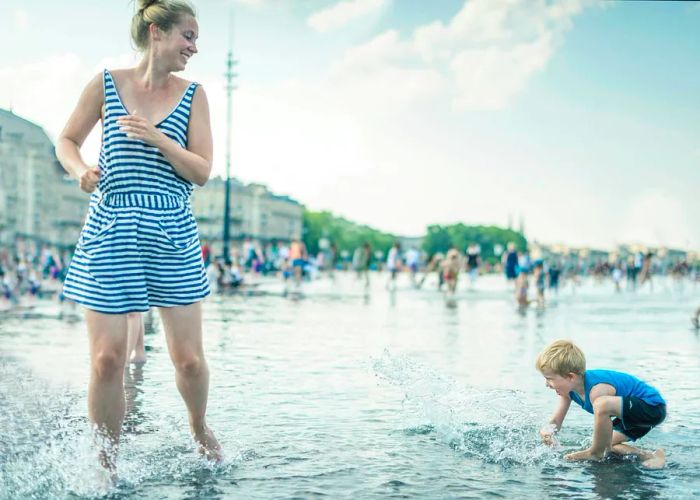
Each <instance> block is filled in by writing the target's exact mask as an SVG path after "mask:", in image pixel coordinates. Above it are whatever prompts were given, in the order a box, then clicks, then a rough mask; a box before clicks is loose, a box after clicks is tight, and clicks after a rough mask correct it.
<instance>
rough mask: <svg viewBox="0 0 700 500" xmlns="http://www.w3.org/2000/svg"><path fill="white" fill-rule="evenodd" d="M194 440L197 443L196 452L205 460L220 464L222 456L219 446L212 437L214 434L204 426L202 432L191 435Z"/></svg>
mask: <svg viewBox="0 0 700 500" xmlns="http://www.w3.org/2000/svg"><path fill="white" fill-rule="evenodd" d="M193 437H194V440H195V441H197V443H199V447H198V448H197V451H198V452H199V454H200V455H202V456H203V457H204V458H206V459H207V460H211V461H212V462H216V463H221V462H223V460H224V454H223V451H222V450H221V445H220V444H219V442H218V441H217V440H216V437H214V433H213V432H212V431H211V429H209V427H207V426H206V425H205V426H204V430H202V431H201V432H198V433H194V434H193Z"/></svg>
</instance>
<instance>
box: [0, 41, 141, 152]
mask: <svg viewBox="0 0 700 500" xmlns="http://www.w3.org/2000/svg"><path fill="white" fill-rule="evenodd" d="M134 57H135V56H134V55H133V54H122V55H120V56H117V57H112V58H105V59H103V60H101V61H99V62H98V64H96V65H95V66H92V67H91V66H89V65H88V64H86V63H85V61H83V60H82V59H81V58H80V57H79V56H78V55H76V54H74V53H66V54H61V55H58V56H52V57H49V58H46V59H43V60H40V61H37V62H31V63H26V64H22V65H20V66H14V67H5V68H2V67H0V96H2V98H1V99H0V106H2V107H5V108H10V107H11V108H12V109H13V111H14V112H15V113H16V114H17V115H19V116H22V117H23V118H26V119H28V120H30V121H33V122H35V123H37V124H38V125H40V126H42V127H43V128H44V129H45V130H46V132H47V133H48V134H49V137H51V139H53V140H55V139H56V137H57V136H58V134H59V133H60V132H61V130H62V129H63V127H64V125H65V123H66V121H67V120H68V117H69V116H70V114H71V112H72V111H73V108H74V107H75V105H76V103H77V102H78V98H79V97H80V94H81V92H82V91H83V88H85V85H87V83H88V82H89V81H90V79H91V78H92V77H94V76H95V74H96V73H98V72H99V71H101V70H102V69H104V68H115V67H125V66H130V65H132V64H133V62H134ZM57 96H60V98H57ZM97 128H99V127H97ZM99 141H100V138H99V132H98V130H97V129H95V130H94V131H93V133H92V134H91V135H90V136H89V137H88V139H87V140H86V142H85V145H84V148H83V153H84V156H83V157H84V158H85V161H87V162H90V163H94V162H96V161H97V155H98V153H99Z"/></svg>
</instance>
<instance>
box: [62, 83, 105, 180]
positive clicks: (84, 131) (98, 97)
mask: <svg viewBox="0 0 700 500" xmlns="http://www.w3.org/2000/svg"><path fill="white" fill-rule="evenodd" d="M103 104H104V93H103V92H102V74H101V73H100V74H98V75H96V76H95V77H94V78H93V79H92V80H90V83H88V84H87V86H86V87H85V89H84V90H83V93H82V94H81V95H80V99H79V100H78V104H77V105H76V106H75V109H74V110H73V113H72V114H71V116H70V118H69V119H68V123H66V126H65V127H64V128H63V131H62V132H61V135H59V137H58V140H57V141H56V156H57V157H58V161H60V162H61V165H63V168H64V169H65V170H66V172H68V173H69V174H71V175H72V176H73V177H75V178H77V179H79V180H80V187H81V189H83V190H84V191H87V192H89V193H90V192H92V191H94V189H95V187H96V186H97V181H98V180H99V169H97V168H95V167H90V166H89V165H88V164H86V163H85V161H84V160H83V158H82V156H81V155H80V147H81V146H82V145H83V142H85V138H86V137H87V136H88V135H89V134H90V132H91V131H92V129H93V128H94V127H95V124H96V123H97V122H98V121H99V120H100V117H101V115H102V106H103Z"/></svg>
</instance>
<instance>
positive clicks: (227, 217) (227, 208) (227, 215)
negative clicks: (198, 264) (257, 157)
mask: <svg viewBox="0 0 700 500" xmlns="http://www.w3.org/2000/svg"><path fill="white" fill-rule="evenodd" d="M236 64H238V61H236V60H234V59H233V51H232V50H230V49H229V51H228V57H227V59H226V75H225V76H226V187H225V189H224V262H226V263H227V264H228V263H230V262H231V257H230V254H229V246H230V244H231V232H230V225H231V94H232V93H233V90H234V89H235V88H236V87H235V85H234V84H233V79H234V78H235V77H236V76H237V74H236V73H234V71H233V67H234V66H235V65H236Z"/></svg>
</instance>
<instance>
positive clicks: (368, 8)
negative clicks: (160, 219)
mask: <svg viewBox="0 0 700 500" xmlns="http://www.w3.org/2000/svg"><path fill="white" fill-rule="evenodd" d="M70 5H71V10H67V9H66V7H65V6H63V5H61V4H60V3H59V2H53V1H40V0H25V1H19V0H5V1H4V2H3V3H2V5H0V29H2V30H3V32H4V33H7V34H8V36H9V38H10V39H11V40H12V43H11V46H12V47H13V49H12V50H9V51H7V52H6V53H5V54H4V56H3V60H2V61H1V62H0V106H3V107H8V106H9V105H10V104H12V106H13V107H14V110H15V112H16V113H18V114H20V115H22V116H25V117H27V118H29V119H31V120H33V121H36V122H37V123H39V124H41V125H43V126H44V127H45V128H46V130H47V131H48V132H49V133H50V134H51V135H52V136H54V137H55V136H56V135H57V134H58V133H59V132H60V129H61V127H62V124H63V123H64V122H65V119H66V117H67V114H68V113H69V112H70V110H71V108H72V106H73V105H74V103H75V100H76V99H77V96H78V95H79V92H80V90H81V88H82V86H84V84H85V83H86V82H87V81H88V80H89V78H90V77H91V76H92V75H94V74H95V73H96V72H97V71H99V70H100V68H102V67H105V66H107V67H110V68H112V67H120V66H124V65H127V64H130V63H131V62H132V61H133V60H134V58H135V57H136V55H135V54H134V53H133V51H132V50H131V47H130V44H129V39H128V28H129V21H130V16H131V13H132V11H133V6H132V4H131V3H129V2H128V1H121V0H113V1H109V2H106V1H100V2H95V1H86V0H85V1H80V0H74V1H73V2H71V3H70ZM195 5H196V6H197V8H198V12H199V22H200V44H199V49H200V53H199V54H198V55H197V56H196V57H194V58H193V59H192V61H191V62H190V65H189V67H188V70H187V71H186V73H185V74H184V76H185V77H187V78H191V79H195V80H197V81H199V82H201V83H202V84H203V85H204V87H205V88H206V90H207V94H208V95H209V99H210V104H211V107H212V120H213V126H214V132H215V148H216V157H215V171H216V172H223V168H224V164H225V157H224V144H225V96H224V91H223V79H222V74H223V72H224V61H225V54H226V50H227V48H228V25H229V18H230V17H231V16H232V17H233V19H234V21H233V26H234V35H233V44H234V49H235V53H236V58H237V59H238V60H239V67H238V72H239V73H240V76H239V78H238V81H237V85H238V87H239V88H238V90H237V91H236V92H235V94H234V132H233V145H234V153H233V158H232V160H233V168H234V172H233V174H234V175H235V176H237V177H239V178H241V179H243V180H244V181H248V182H251V181H256V182H263V183H265V184H268V185H269V186H270V188H272V189H273V190H275V191H277V192H279V193H283V194H288V195H291V196H293V197H295V198H297V199H299V200H300V201H302V202H303V203H305V204H306V205H307V206H308V207H309V208H311V209H329V210H332V211H334V212H336V213H338V214H341V215H343V216H346V217H348V218H350V219H354V220H357V221H359V222H362V223H368V224H371V225H374V226H376V227H379V228H380V229H383V230H387V231H393V232H397V233H401V234H408V235H415V234H421V233H422V232H423V231H424V229H425V226H426V225H427V224H432V223H443V224H447V223H452V222H458V221H463V222H465V223H472V224H499V225H505V224H506V222H507V220H508V217H509V216H512V217H513V219H514V220H515V221H517V220H518V219H519V218H520V217H522V218H523V219H524V221H525V229H526V234H527V236H528V237H529V238H532V239H537V240H538V241H542V242H547V243H567V244H571V245H591V246H596V247H604V248H610V247H613V246H614V245H615V244H617V243H620V242H633V243H642V244H646V245H668V246H676V247H683V248H692V249H700V232H698V231H695V230H694V228H693V223H694V222H695V221H697V220H699V219H700V201H698V197H697V196H696V195H695V191H696V189H697V186H698V185H700V182H699V181H700V173H698V166H700V144H698V141H697V140H696V137H697V131H698V130H700V104H699V102H700V100H699V99H698V95H699V94H700V92H699V90H700V69H699V65H698V64H697V61H698V60H700V58H699V57H698V56H700V30H698V29H697V26H698V25H700V8H699V7H698V5H697V4H693V3H684V2H604V3H598V2H590V1H586V0H581V1H578V0H568V1H567V2H546V1H544V0H543V1H541V2H540V1H537V0H529V1H522V2H517V1H515V2H511V1H505V0H504V1H499V0H469V1H466V2H465V1H461V0H441V1H439V2H425V1H422V0H345V1H342V2H338V1H333V0H299V1H295V2H282V1H280V0H238V1H232V0H206V1H199V2H195ZM98 148H99V143H98V139H97V136H96V135H93V137H92V138H91V140H90V141H89V143H88V144H86V147H85V157H86V159H89V158H91V157H93V156H95V155H96V151H97V149H98Z"/></svg>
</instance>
